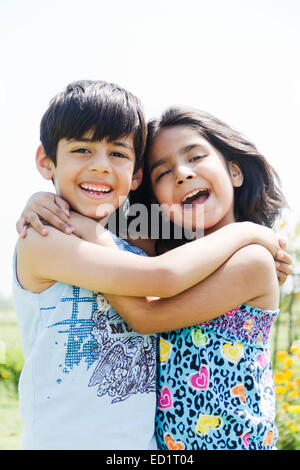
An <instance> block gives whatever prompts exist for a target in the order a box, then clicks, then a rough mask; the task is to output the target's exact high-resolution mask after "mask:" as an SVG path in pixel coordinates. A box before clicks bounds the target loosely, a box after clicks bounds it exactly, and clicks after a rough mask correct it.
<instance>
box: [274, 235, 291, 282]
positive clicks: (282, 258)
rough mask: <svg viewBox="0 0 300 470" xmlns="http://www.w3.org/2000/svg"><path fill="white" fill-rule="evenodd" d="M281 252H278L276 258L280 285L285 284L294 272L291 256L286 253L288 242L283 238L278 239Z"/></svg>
mask: <svg viewBox="0 0 300 470" xmlns="http://www.w3.org/2000/svg"><path fill="white" fill-rule="evenodd" d="M278 242H279V245H280V248H281V249H280V250H278V251H277V253H276V256H275V263H276V271H277V277H278V281H279V285H280V286H282V284H284V283H285V281H286V279H287V276H289V275H290V274H292V272H293V263H292V258H291V256H290V255H289V254H288V253H287V252H286V241H285V240H283V239H282V238H279V239H278Z"/></svg>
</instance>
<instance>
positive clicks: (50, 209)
mask: <svg viewBox="0 0 300 470" xmlns="http://www.w3.org/2000/svg"><path fill="white" fill-rule="evenodd" d="M45 211H47V212H46V215H45ZM36 212H37V213H38V215H40V216H41V217H43V219H44V220H45V221H46V222H49V223H50V224H51V221H50V220H48V218H47V215H48V214H50V213H52V214H54V215H56V217H57V218H59V219H61V220H62V221H63V222H65V223H66V224H67V225H70V220H69V216H67V214H66V212H65V211H64V210H63V209H62V208H61V207H60V206H58V205H57V204H56V202H55V201H49V200H48V201H47V205H46V204H42V205H40V206H39V207H38V211H37V210H36ZM55 226H56V225H55Z"/></svg>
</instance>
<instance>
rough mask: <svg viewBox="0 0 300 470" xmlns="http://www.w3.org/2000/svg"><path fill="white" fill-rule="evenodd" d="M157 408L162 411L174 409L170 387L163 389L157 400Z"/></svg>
mask: <svg viewBox="0 0 300 470" xmlns="http://www.w3.org/2000/svg"><path fill="white" fill-rule="evenodd" d="M157 407H158V408H159V409H161V410H166V409H168V408H173V396H172V392H171V390H170V389H169V387H163V388H162V389H161V391H160V395H159V397H158V399H157Z"/></svg>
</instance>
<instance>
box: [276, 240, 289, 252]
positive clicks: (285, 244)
mask: <svg viewBox="0 0 300 470" xmlns="http://www.w3.org/2000/svg"><path fill="white" fill-rule="evenodd" d="M278 242H279V245H280V247H281V248H282V249H283V250H286V246H287V241H286V239H285V238H278Z"/></svg>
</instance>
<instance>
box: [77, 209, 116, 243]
mask: <svg viewBox="0 0 300 470" xmlns="http://www.w3.org/2000/svg"><path fill="white" fill-rule="evenodd" d="M70 221H71V222H72V226H73V229H74V235H76V236H77V237H79V238H81V239H82V240H85V241H87V242H90V243H96V244H97V245H102V246H106V247H109V248H117V246H116V244H115V242H114V240H113V239H112V236H111V234H110V232H109V231H108V230H106V228H105V227H104V226H103V224H101V223H100V222H97V221H96V220H93V219H90V218H89V217H85V216H84V215H82V214H78V212H74V211H71V212H70Z"/></svg>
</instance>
